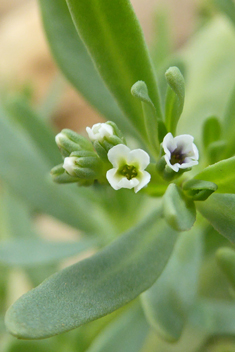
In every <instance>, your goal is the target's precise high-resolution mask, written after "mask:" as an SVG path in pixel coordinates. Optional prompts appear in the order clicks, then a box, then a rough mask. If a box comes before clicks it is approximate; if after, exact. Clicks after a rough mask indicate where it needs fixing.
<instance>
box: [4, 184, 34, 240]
mask: <svg viewBox="0 0 235 352" xmlns="http://www.w3.org/2000/svg"><path fill="white" fill-rule="evenodd" d="M1 211H2V216H1V218H2V219H1V232H2V233H1V238H2V239H8V238H18V239H19V238H24V239H25V238H31V239H32V238H34V239H35V237H37V234H36V232H35V231H34V230H33V228H32V221H31V217H30V211H29V209H28V207H27V206H26V204H25V203H24V202H23V201H22V200H21V199H19V198H18V197H17V196H16V195H15V194H14V193H13V192H11V191H10V190H9V189H7V188H6V189H4V190H3V194H2V209H1Z"/></svg>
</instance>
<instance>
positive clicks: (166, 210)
mask: <svg viewBox="0 0 235 352" xmlns="http://www.w3.org/2000/svg"><path fill="white" fill-rule="evenodd" d="M163 215H164V217H165V219H166V221H167V222H168V224H169V225H170V226H172V227H173V229H175V230H176V231H187V230H190V229H191V227H192V226H193V224H194V222H195V220H196V209H195V205H194V202H193V201H192V200H191V199H188V198H187V197H186V196H185V195H184V193H183V192H182V190H181V189H180V188H179V187H178V186H176V185H175V184H174V183H171V184H170V185H169V186H168V188H167V190H166V193H165V194H164V196H163Z"/></svg>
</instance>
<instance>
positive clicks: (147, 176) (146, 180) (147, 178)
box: [134, 171, 151, 193]
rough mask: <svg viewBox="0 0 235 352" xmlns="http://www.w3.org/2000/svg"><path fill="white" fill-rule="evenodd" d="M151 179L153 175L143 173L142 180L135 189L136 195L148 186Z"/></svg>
mask: <svg viewBox="0 0 235 352" xmlns="http://www.w3.org/2000/svg"><path fill="white" fill-rule="evenodd" d="M150 179H151V175H150V174H149V173H148V172H147V171H143V172H142V176H141V179H140V180H139V184H138V185H137V186H136V187H135V188H134V191H135V193H137V192H138V191H139V190H141V188H143V187H144V186H146V185H147V184H148V183H149V181H150Z"/></svg>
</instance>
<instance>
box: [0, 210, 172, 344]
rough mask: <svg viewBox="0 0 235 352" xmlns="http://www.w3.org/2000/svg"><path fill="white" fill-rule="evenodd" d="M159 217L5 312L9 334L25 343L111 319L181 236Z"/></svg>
mask: <svg viewBox="0 0 235 352" xmlns="http://www.w3.org/2000/svg"><path fill="white" fill-rule="evenodd" d="M160 215H161V211H159V210H158V211H155V212H154V213H152V214H151V215H150V216H149V217H148V218H147V219H145V220H144V221H143V222H142V223H141V224H140V225H138V226H137V227H136V228H134V229H132V230H130V231H129V232H128V233H126V234H124V235H123V236H121V237H120V238H118V239H117V240H115V241H114V242H113V243H112V244H110V245H109V246H107V247H106V248H104V249H103V250H102V251H100V252H98V253H97V254H96V255H94V256H92V257H90V258H88V259H85V260H83V261H81V262H79V263H77V264H75V265H73V266H70V267H68V268H66V269H64V270H62V271H60V272H58V273H56V274H55V275H52V276H51V277H50V278H49V279H47V280H46V281H44V282H43V283H42V284H41V285H40V286H38V287H36V288H35V289H33V290H32V291H30V292H28V293H26V294H25V295H23V296H22V297H21V298H20V299H19V300H18V301H16V302H15V303H14V304H13V306H11V307H10V308H9V310H8V312H7V315H6V325H7V328H8V330H9V331H10V332H11V333H12V334H13V335H15V336H17V337H20V338H25V339H36V338H46V337H49V336H53V335H56V334H59V333H62V332H64V331H68V330H71V329H74V328H76V327H78V326H80V325H82V324H85V323H87V322H89V321H92V320H95V319H98V318H100V317H102V316H104V315H107V314H108V313H111V312H112V311H114V310H116V309H118V308H120V307H121V306H123V305H125V304H126V303H128V302H129V301H131V300H133V299H134V298H136V297H137V296H138V295H139V294H140V293H142V292H143V291H145V290H146V289H148V288H149V287H150V286H151V285H152V284H153V283H154V282H155V281H156V279H157V278H158V277H159V275H160V274H161V272H162V270H163V269H164V267H165V265H166V263H167V261H168V259H169V257H170V255H171V252H172V250H173V246H174V243H175V241H176V239H177V237H178V236H177V233H176V232H175V231H174V230H172V229H171V228H169V227H168V226H167V225H166V223H165V221H164V219H161V218H160Z"/></svg>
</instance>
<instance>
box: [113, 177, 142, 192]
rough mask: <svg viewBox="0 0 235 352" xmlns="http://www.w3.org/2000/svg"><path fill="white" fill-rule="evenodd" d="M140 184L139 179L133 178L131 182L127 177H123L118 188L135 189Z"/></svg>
mask: <svg viewBox="0 0 235 352" xmlns="http://www.w3.org/2000/svg"><path fill="white" fill-rule="evenodd" d="M138 184H139V180H137V178H132V179H131V180H128V179H127V178H126V177H123V178H122V179H121V180H120V181H119V183H118V186H119V188H128V189H131V188H134V187H136V186H137V185H138Z"/></svg>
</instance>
